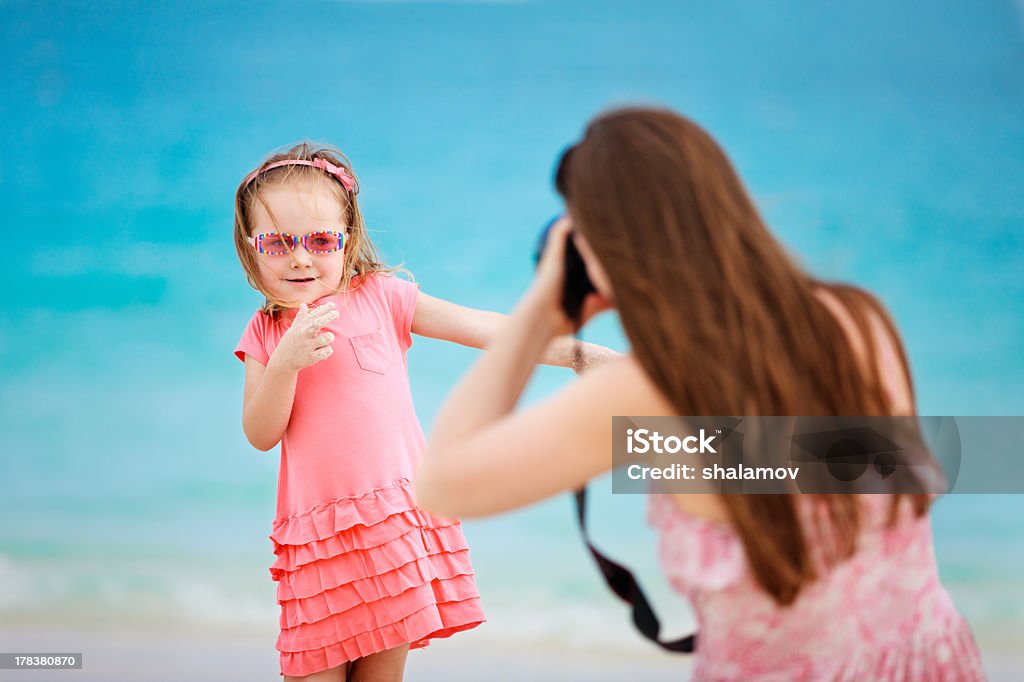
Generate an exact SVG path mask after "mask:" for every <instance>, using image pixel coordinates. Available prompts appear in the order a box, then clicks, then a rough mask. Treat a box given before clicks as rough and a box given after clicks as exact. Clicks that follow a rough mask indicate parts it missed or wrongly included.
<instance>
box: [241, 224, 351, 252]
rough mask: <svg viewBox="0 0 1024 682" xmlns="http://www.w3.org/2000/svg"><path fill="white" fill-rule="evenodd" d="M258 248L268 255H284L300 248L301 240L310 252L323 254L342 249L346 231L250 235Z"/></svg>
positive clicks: (251, 241) (252, 242)
mask: <svg viewBox="0 0 1024 682" xmlns="http://www.w3.org/2000/svg"><path fill="white" fill-rule="evenodd" d="M249 242H250V243H251V244H252V245H253V246H254V247H256V250H257V251H258V252H260V253H262V254H264V255H267V256H284V255H287V254H289V253H291V252H292V251H294V250H295V249H297V248H299V242H301V243H302V246H304V247H305V248H306V251H309V252H310V253H313V254H317V255H323V254H328V253H334V252H335V251H340V250H341V249H343V248H344V247H345V233H344V232H335V231H334V230H322V231H320V232H310V233H309V234H306V235H303V236H301V237H297V236H295V235H294V234H287V233H285V232H267V233H265V234H258V235H256V236H255V237H249Z"/></svg>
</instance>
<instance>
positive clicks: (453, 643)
mask: <svg viewBox="0 0 1024 682" xmlns="http://www.w3.org/2000/svg"><path fill="white" fill-rule="evenodd" d="M275 637H276V631H264V632H259V633H253V632H247V633H229V632H219V633H217V632H192V633H189V632H173V633H155V632H139V631H134V632H133V631H117V630H109V631H102V632H97V631H93V632H82V631H73V630H66V631H62V630H45V631H43V630H36V631H30V630H10V629H6V628H5V629H0V649H2V650H3V651H7V652H12V651H16V652H26V653H27V652H33V653H42V652H53V653H57V652H60V653H71V652H81V653H82V656H83V668H82V670H39V671H26V670H18V671H12V670H0V680H19V681H21V680H24V681H26V682H28V681H37V680H48V681H50V680H53V681H60V680H74V681H75V682H122V681H123V682H128V681H131V682H140V681H143V680H145V681H148V680H209V681H211V682H214V681H215V682H223V681H225V680H236V679H244V680H266V681H268V682H273V681H274V680H280V679H281V678H280V676H279V675H278V667H277V652H276V651H275V650H274V638H275ZM985 667H986V669H987V670H988V674H989V679H990V680H991V681H992V682H1011V681H1013V682H1016V681H1018V680H1021V679H1024V659H1022V658H1020V657H1011V656H1010V655H1009V654H1007V655H1006V656H1005V657H993V656H987V657H986V658H985ZM691 670H692V658H691V657H689V656H681V655H673V654H667V653H662V652H660V651H658V650H656V649H654V648H650V649H647V650H643V651H616V652H613V653H607V652H605V653H602V652H600V651H595V650H593V649H592V648H588V647H586V646H583V645H579V646H576V645H565V644H561V645H558V646H557V647H555V646H548V647H545V646H527V647H524V646H522V645H520V644H517V643H514V642H506V643H505V644H504V645H499V644H498V643H497V642H495V641H493V640H492V639H491V638H489V637H488V636H487V635H486V634H485V633H483V632H481V633H479V634H477V633H463V635H462V636H461V637H458V638H453V639H450V640H439V641H435V642H434V643H433V644H431V646H430V647H428V648H427V649H425V650H420V651H414V652H412V653H411V654H410V656H409V662H408V665H407V667H406V676H405V679H406V680H408V681H409V682H435V681H437V682H471V681H472V682H479V681H481V680H487V681H488V682H491V681H494V682H505V681H508V682H513V681H516V682H519V681H520V680H524V679H526V680H534V681H536V682H542V681H546V680H552V681H563V680H580V681H584V680H585V681H588V682H589V681H594V682H603V681H605V680H607V681H611V680H623V679H631V680H650V681H651V682H661V681H666V682H667V681H669V680H672V681H679V680H686V679H688V678H689V674H690V671H691Z"/></svg>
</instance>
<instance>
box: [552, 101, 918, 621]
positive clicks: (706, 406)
mask: <svg viewBox="0 0 1024 682" xmlns="http://www.w3.org/2000/svg"><path fill="white" fill-rule="evenodd" d="M558 186H559V191H560V192H561V193H562V194H563V196H564V198H565V200H566V204H567V207H568V210H569V213H570V215H571V217H572V219H573V222H574V224H575V226H576V228H577V229H578V230H579V231H580V232H581V233H582V234H583V236H584V237H586V239H587V241H588V242H589V243H590V245H591V246H592V248H593V250H594V253H595V255H596V256H597V259H598V260H599V261H600V263H601V265H602V266H603V268H604V270H605V271H606V272H607V274H608V277H609V280H610V282H611V285H612V289H613V290H614V294H615V299H616V307H617V309H618V312H619V316H620V319H621V321H622V326H623V328H624V330H625V333H626V335H627V337H628V338H629V341H630V343H631V345H632V349H633V352H634V354H635V355H636V358H637V360H638V361H639V362H640V364H641V366H642V367H643V368H644V370H645V371H646V372H647V374H648V375H649V376H650V377H651V379H652V380H653V381H654V382H655V384H656V385H657V386H658V388H659V389H660V390H661V391H662V393H664V395H665V396H666V397H667V398H668V400H669V401H670V402H671V404H672V405H673V407H674V408H675V409H676V410H677V411H678V414H681V415H708V416H724V415H794V416H829V415H836V416H854V415H889V414H892V413H893V409H894V406H893V405H891V404H890V400H889V398H888V396H887V393H886V391H885V390H884V388H883V386H884V384H883V381H882V377H881V376H880V372H879V369H878V359H877V357H876V351H875V345H876V344H875V342H874V341H872V340H873V339H875V337H876V335H875V334H873V333H872V326H873V325H872V324H871V322H870V319H869V316H873V317H875V318H876V319H877V320H878V321H880V322H881V323H882V327H883V328H884V329H885V332H886V333H887V334H888V335H889V337H890V339H891V342H892V343H893V344H894V346H895V348H896V349H897V354H898V355H899V357H900V361H901V366H902V370H903V375H904V376H903V377H901V380H904V381H905V382H906V385H907V386H911V380H910V372H909V369H908V365H907V361H906V356H905V353H904V351H903V348H902V345H901V344H900V341H899V335H898V333H897V332H896V329H895V327H894V325H893V324H892V321H891V320H890V318H889V316H888V315H887V314H886V312H885V310H884V309H883V307H882V305H881V304H880V303H879V302H878V301H877V299H875V298H874V297H873V296H872V295H870V294H869V293H867V292H866V291H864V290H862V289H859V288H856V287H853V286H847V285H839V284H826V283H824V282H821V281H818V280H816V279H814V278H813V277H811V276H810V275H808V274H807V273H805V272H804V271H803V270H802V269H801V268H800V267H798V266H797V265H796V263H795V262H794V261H793V259H791V258H790V256H789V255H788V254H787V253H786V252H785V250H784V249H783V247H782V245H781V244H780V243H779V242H778V241H777V240H776V239H775V238H774V237H773V236H772V234H771V233H770V232H769V231H768V229H767V228H766V227H765V225H764V223H763V221H762V220H761V217H760V215H759V214H758V211H757V209H756V207H755V206H754V202H753V201H752V199H751V198H750V196H749V195H748V194H747V191H746V189H745V188H744V187H743V184H742V182H741V180H740V178H739V176H738V175H737V173H736V171H735V170H734V169H733V167H732V164H731V163H730V162H729V160H728V158H727V157H726V155H725V153H724V152H723V151H722V150H721V149H720V148H719V146H718V145H717V144H716V143H715V141H714V140H713V139H712V138H711V136H710V135H708V134H707V133H706V132H705V131H704V130H703V129H701V128H700V127H699V126H698V125H696V124H695V123H693V122H692V121H689V120H688V119H686V118H684V117H682V116H679V115H678V114H675V113H673V112H670V111H662V110H652V109H623V110H618V111H613V112H611V113H608V114H605V115H603V116H600V117H598V118H597V119H595V120H594V121H593V122H591V124H590V125H589V126H588V128H587V130H586V133H585V135H584V137H583V139H582V140H581V141H580V142H579V143H578V144H577V145H575V146H574V147H573V148H571V149H570V151H569V152H568V153H567V154H566V156H565V157H563V163H562V165H561V167H560V169H559V177H558ZM819 290H826V291H827V292H829V293H831V294H832V295H833V296H834V297H835V298H836V299H838V301H839V302H840V303H841V304H842V305H843V307H844V308H845V309H846V310H847V311H848V312H849V315H850V317H851V318H852V320H853V322H854V324H855V326H856V328H857V330H858V332H859V337H860V338H861V339H863V340H864V341H865V343H864V345H865V353H864V357H863V358H858V355H857V353H856V352H855V350H854V349H853V347H852V344H851V342H850V339H849V338H848V337H847V335H846V333H845V332H844V331H843V329H842V328H841V326H840V324H839V322H837V320H836V318H835V317H834V316H833V314H832V313H831V312H829V310H828V309H827V308H826V307H825V306H824V305H823V304H822V302H821V301H820V300H819V299H818V294H816V293H815V292H816V291H819ZM819 293H820V292H819ZM912 393H913V389H912V388H911V400H913V397H912ZM818 497H819V500H820V505H821V506H823V507H824V509H825V514H824V515H823V517H824V519H825V522H826V523H828V524H831V532H830V533H828V535H829V536H831V537H832V538H833V541H834V542H833V546H832V548H831V551H829V552H828V556H831V557H832V559H833V560H834V561H839V560H842V559H844V558H846V557H849V556H850V555H852V554H853V552H854V551H855V549H856V538H857V533H858V527H859V515H858V507H857V501H856V500H857V498H856V497H855V496H852V495H821V496H818ZM910 497H911V499H912V501H913V507H914V509H915V510H916V512H917V513H918V514H923V513H924V512H925V511H927V509H928V505H929V501H930V498H929V497H928V496H927V495H924V494H921V495H911V496H910ZM899 498H900V496H898V495H895V496H894V499H893V506H892V509H891V513H890V515H889V520H890V522H894V521H895V519H896V513H897V505H898V504H899V501H900V499H899ZM721 499H722V501H723V502H724V504H725V507H726V508H727V510H728V513H729V516H730V518H731V520H732V521H733V523H734V525H735V527H736V528H737V531H738V534H739V536H740V538H741V540H742V542H743V547H744V549H745V551H746V555H747V558H748V560H749V564H750V566H751V569H752V572H753V574H754V576H755V578H756V580H757V581H758V583H759V584H760V585H761V587H763V588H764V589H765V590H766V591H767V592H768V593H769V594H770V595H771V596H772V597H773V598H774V599H775V601H776V602H778V603H779V604H783V605H785V604H790V603H792V602H793V601H794V600H795V599H796V597H797V594H798V593H799V591H800V589H801V588H802V587H803V586H804V585H806V584H807V583H808V582H809V581H811V580H814V579H815V578H816V577H817V571H816V569H815V562H814V561H813V560H812V555H811V551H810V550H811V545H812V543H811V542H810V541H809V540H808V537H809V535H808V534H809V533H810V532H812V529H810V528H805V527H802V524H801V522H800V518H799V516H798V510H797V507H796V504H795V502H796V500H795V499H794V498H793V497H792V496H790V495H722V496H721Z"/></svg>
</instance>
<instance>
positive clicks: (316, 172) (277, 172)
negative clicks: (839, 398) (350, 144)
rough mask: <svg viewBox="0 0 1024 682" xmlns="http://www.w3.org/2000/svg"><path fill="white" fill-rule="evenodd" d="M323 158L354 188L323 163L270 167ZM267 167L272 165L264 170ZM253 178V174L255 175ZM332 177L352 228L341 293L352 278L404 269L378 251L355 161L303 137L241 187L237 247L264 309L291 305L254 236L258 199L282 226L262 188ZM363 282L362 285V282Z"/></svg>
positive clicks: (269, 311) (331, 183)
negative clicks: (276, 291)
mask: <svg viewBox="0 0 1024 682" xmlns="http://www.w3.org/2000/svg"><path fill="white" fill-rule="evenodd" d="M317 159H320V160H323V161H326V162H328V163H330V164H333V165H334V166H338V167H339V168H343V169H344V170H345V171H346V172H347V173H348V174H349V175H350V176H351V177H352V178H353V180H355V183H354V186H353V187H352V190H351V191H349V190H348V189H346V188H345V186H344V185H343V184H342V183H341V182H340V181H337V180H336V179H335V178H334V177H333V176H332V175H330V174H329V173H327V172H326V171H324V170H321V169H320V168H317V167H313V166H306V165H285V166H278V167H276V168H268V166H270V165H271V164H275V163H278V162H280V161H290V160H298V161H309V162H312V161H315V160H317ZM264 168H268V169H267V170H266V171H264V170H263V169H264ZM250 177H251V179H250ZM322 180H326V181H327V187H329V188H330V191H331V193H332V194H333V195H334V196H335V198H336V199H337V200H338V206H339V208H340V210H341V213H342V216H343V219H344V223H345V225H346V226H347V227H348V237H347V239H346V243H345V267H344V271H343V274H342V277H341V282H340V283H339V285H338V288H337V289H336V290H335V293H337V292H339V291H344V290H347V289H349V288H350V286H351V284H352V280H353V279H354V278H356V277H360V278H362V277H363V276H365V275H368V274H370V273H374V272H394V271H395V270H397V269H398V268H388V267H387V266H386V265H384V263H383V261H382V260H381V259H380V256H379V254H378V253H377V249H376V247H375V246H374V245H373V242H372V241H371V240H370V235H369V233H368V232H367V230H366V224H365V223H364V222H363V214H362V212H361V211H360V210H359V202H358V201H357V200H356V195H357V194H359V182H358V179H356V175H355V172H354V171H353V170H352V164H351V163H349V160H348V158H346V157H345V155H344V154H342V153H341V152H340V151H339V150H337V149H335V148H333V147H329V146H326V145H315V144H313V143H310V142H302V143H300V144H297V145H295V146H294V147H292V148H291V149H289V150H287V151H285V152H282V153H279V154H274V155H272V156H269V157H267V158H266V159H264V160H263V163H261V164H260V165H259V166H258V167H257V168H256V169H255V170H254V171H253V172H252V173H250V174H248V175H246V179H245V180H242V182H241V184H239V186H238V190H237V191H236V192H235V250H236V251H237V252H238V259H239V260H240V261H241V263H242V269H243V270H245V276H246V279H247V280H248V281H249V285H250V286H252V288H253V289H256V290H257V291H259V292H260V293H262V294H263V295H264V296H265V297H266V301H265V303H264V304H263V312H264V313H266V314H268V315H271V316H272V317H276V316H277V315H278V314H279V313H280V312H281V311H282V310H284V309H286V308H287V307H288V305H287V303H286V302H285V301H282V300H280V299H278V298H276V297H275V296H274V295H273V294H271V293H270V291H269V290H268V289H267V287H266V286H265V285H264V284H263V281H262V279H261V278H260V274H259V264H258V263H257V260H256V259H257V257H258V254H257V253H256V250H255V249H254V248H253V246H252V242H250V241H249V238H250V236H251V234H252V228H253V222H252V217H253V213H254V209H255V206H256V202H260V204H262V205H263V208H264V209H265V210H266V211H267V213H268V214H270V218H271V220H272V221H274V226H275V228H277V229H278V230H279V231H280V227H279V226H278V225H277V222H276V220H275V219H274V215H273V213H271V211H270V207H269V206H267V204H266V203H265V202H264V201H263V198H262V196H261V195H260V193H261V192H262V191H263V190H264V189H266V188H268V187H273V186H278V185H283V184H286V183H289V182H316V181H322ZM357 286H358V285H357Z"/></svg>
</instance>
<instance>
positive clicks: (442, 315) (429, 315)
mask: <svg viewBox="0 0 1024 682" xmlns="http://www.w3.org/2000/svg"><path fill="white" fill-rule="evenodd" d="M508 319H509V316H508V315H502V314H501V313H494V312H490V311H488V310H476V309H474V308H467V307H465V306H461V305H458V304H455V303H452V302H450V301H445V300H443V299H440V298H435V297H433V296H428V295H427V294H425V293H423V292H422V291H421V292H419V295H418V297H417V299H416V310H415V312H414V313H413V317H412V332H413V334H418V335H420V336H427V337H429V338H432V339H441V340H443V341H453V342H455V343H458V344H461V345H463V346H469V347H471V348H481V349H483V348H489V347H490V346H491V344H492V342H493V341H494V340H495V338H496V337H497V335H498V334H499V333H501V329H502V327H503V326H504V324H505V322H506V321H507V320H508ZM577 343H578V344H579V347H580V356H579V357H578V358H577V357H576V354H575V347H576V345H577ZM620 355H621V354H620V353H616V352H615V351H613V350H611V349H609V348H605V347H604V346H599V345H597V344H595V343H587V342H585V341H579V342H578V341H576V340H575V339H573V338H572V337H571V336H558V337H556V338H554V339H552V340H551V342H550V343H548V345H547V346H546V347H545V348H544V350H543V352H542V353H541V355H540V357H539V359H538V362H539V363H540V364H542V365H554V366H555V367H571V368H572V369H574V370H576V371H577V372H581V371H583V370H584V369H586V368H587V367H590V366H595V365H599V364H601V363H602V362H605V361H607V360H610V359H612V358H615V357H619V356H620Z"/></svg>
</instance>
